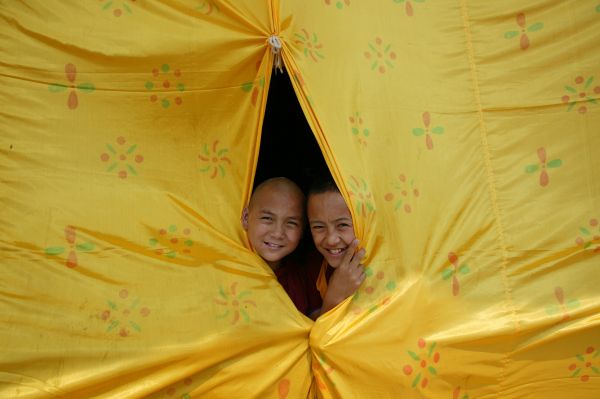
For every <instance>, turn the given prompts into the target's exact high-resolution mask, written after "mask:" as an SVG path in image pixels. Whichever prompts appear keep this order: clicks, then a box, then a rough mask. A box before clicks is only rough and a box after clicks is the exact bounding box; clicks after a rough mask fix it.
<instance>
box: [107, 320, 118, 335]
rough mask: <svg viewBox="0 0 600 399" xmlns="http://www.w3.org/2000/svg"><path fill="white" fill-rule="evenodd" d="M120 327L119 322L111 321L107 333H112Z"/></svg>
mask: <svg viewBox="0 0 600 399" xmlns="http://www.w3.org/2000/svg"><path fill="white" fill-rule="evenodd" d="M118 325H119V321H118V320H113V321H111V322H110V324H109V325H108V327H107V328H106V332H110V331H111V330H113V329H114V328H115V327H117V326H118Z"/></svg>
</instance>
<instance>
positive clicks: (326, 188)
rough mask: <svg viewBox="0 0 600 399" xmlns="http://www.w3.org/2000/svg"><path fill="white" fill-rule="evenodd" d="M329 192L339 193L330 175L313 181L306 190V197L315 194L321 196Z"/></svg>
mask: <svg viewBox="0 0 600 399" xmlns="http://www.w3.org/2000/svg"><path fill="white" fill-rule="evenodd" d="M329 192H335V193H339V192H340V189H339V188H338V186H337V184H335V181H334V180H333V177H331V175H329V176H321V177H319V178H317V179H315V180H313V182H312V184H311V185H310V188H309V189H308V197H310V196H311V195H315V194H323V193H329Z"/></svg>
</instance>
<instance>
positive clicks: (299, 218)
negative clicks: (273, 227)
mask: <svg viewBox="0 0 600 399" xmlns="http://www.w3.org/2000/svg"><path fill="white" fill-rule="evenodd" d="M260 213H261V214H267V215H272V216H277V215H275V213H273V212H271V211H270V210H268V209H261V210H260ZM288 219H297V220H302V216H300V215H298V216H290V217H289V218H288Z"/></svg>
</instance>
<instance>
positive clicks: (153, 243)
mask: <svg viewBox="0 0 600 399" xmlns="http://www.w3.org/2000/svg"><path fill="white" fill-rule="evenodd" d="M148 243H149V244H150V246H151V247H155V246H156V245H158V240H157V239H156V238H151V239H150V240H149V241H148Z"/></svg>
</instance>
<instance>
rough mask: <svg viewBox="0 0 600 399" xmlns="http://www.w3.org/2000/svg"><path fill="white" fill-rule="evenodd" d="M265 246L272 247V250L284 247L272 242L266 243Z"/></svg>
mask: <svg viewBox="0 0 600 399" xmlns="http://www.w3.org/2000/svg"><path fill="white" fill-rule="evenodd" d="M265 245H266V246H267V247H271V248H281V247H283V245H277V244H273V243H271V242H265Z"/></svg>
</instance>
